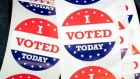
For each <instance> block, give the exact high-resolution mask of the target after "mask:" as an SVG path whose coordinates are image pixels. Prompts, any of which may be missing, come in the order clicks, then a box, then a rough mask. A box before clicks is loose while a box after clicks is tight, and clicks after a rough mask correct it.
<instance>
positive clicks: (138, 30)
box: [125, 0, 140, 79]
mask: <svg viewBox="0 0 140 79" xmlns="http://www.w3.org/2000/svg"><path fill="white" fill-rule="evenodd" d="M125 3H126V8H127V13H128V20H129V25H130V31H131V38H132V39H131V47H132V54H133V56H132V57H131V58H132V59H133V69H134V70H133V72H134V73H133V77H134V79H139V78H140V75H139V73H140V71H139V58H140V56H139V55H140V53H139V50H140V48H139V44H140V42H139V39H140V37H139V35H138V34H140V25H139V20H138V14H137V11H136V6H135V3H134V1H133V0H128V1H126V2H125ZM126 79H129V78H126Z"/></svg>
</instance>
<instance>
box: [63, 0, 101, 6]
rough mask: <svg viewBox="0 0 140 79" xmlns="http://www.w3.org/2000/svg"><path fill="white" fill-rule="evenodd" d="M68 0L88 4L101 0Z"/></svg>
mask: <svg viewBox="0 0 140 79" xmlns="http://www.w3.org/2000/svg"><path fill="white" fill-rule="evenodd" d="M66 1H67V2H70V3H72V4H77V5H87V4H93V3H96V2H98V1H100V0H66Z"/></svg>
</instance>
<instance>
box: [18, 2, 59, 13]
mask: <svg viewBox="0 0 140 79" xmlns="http://www.w3.org/2000/svg"><path fill="white" fill-rule="evenodd" d="M18 2H19V3H20V4H21V5H22V6H24V7H25V8H26V9H28V10H30V11H32V12H34V13H37V14H40V15H48V16H49V15H55V14H56V12H55V5H54V0H18Z"/></svg>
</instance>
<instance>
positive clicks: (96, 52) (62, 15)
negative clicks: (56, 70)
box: [56, 0, 121, 79]
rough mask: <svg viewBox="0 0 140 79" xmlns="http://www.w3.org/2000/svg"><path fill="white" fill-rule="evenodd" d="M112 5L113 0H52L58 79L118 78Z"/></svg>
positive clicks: (118, 66) (117, 29) (118, 68)
mask: <svg viewBox="0 0 140 79" xmlns="http://www.w3.org/2000/svg"><path fill="white" fill-rule="evenodd" d="M62 4H64V5H62ZM116 6H117V2H116V0H108V1H99V0H84V1H83V0H59V1H56V7H57V8H56V13H57V24H58V27H59V35H60V41H61V43H62V45H61V48H62V49H61V51H62V53H61V56H60V58H61V62H60V63H61V76H62V79H81V78H84V79H98V78H99V79H100V78H103V79H110V78H112V79H120V78H121V77H120V73H121V53H120V47H119V46H120V42H119V34H118V33H117V32H118V31H119V25H118V18H117V17H116V16H117V15H118V14H117V8H116ZM112 12H113V13H112ZM116 68H117V70H116Z"/></svg>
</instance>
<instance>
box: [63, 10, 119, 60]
mask: <svg viewBox="0 0 140 79" xmlns="http://www.w3.org/2000/svg"><path fill="white" fill-rule="evenodd" d="M62 31H63V32H62V38H63V39H64V40H67V41H63V43H64V47H65V48H66V50H67V51H68V52H69V53H70V54H71V55H72V56H73V57H75V58H77V59H79V60H83V61H95V60H99V59H101V58H103V57H105V56H106V55H107V54H108V53H109V52H111V50H112V49H113V47H114V45H115V41H116V37H117V36H116V35H115V34H116V25H115V24H114V22H113V20H112V19H111V18H110V17H109V16H108V15H107V14H106V13H104V12H102V11H100V10H97V9H91V8H86V9H81V10H78V11H75V12H73V13H72V14H70V15H69V16H68V17H67V18H66V19H65V21H64V23H63V26H62Z"/></svg>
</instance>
